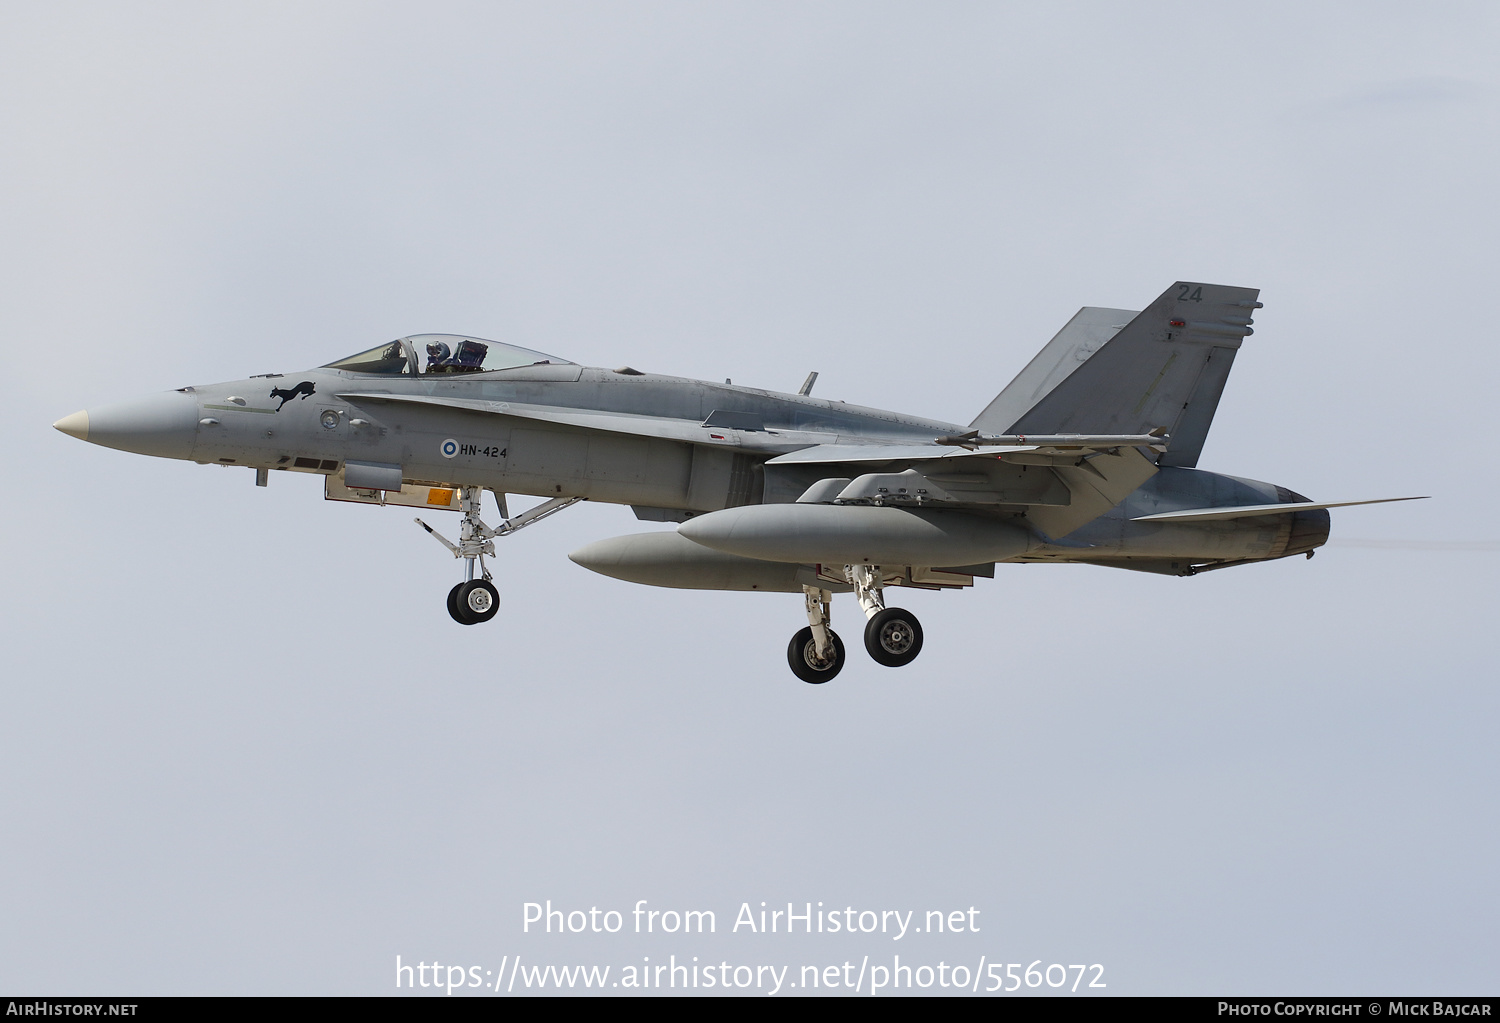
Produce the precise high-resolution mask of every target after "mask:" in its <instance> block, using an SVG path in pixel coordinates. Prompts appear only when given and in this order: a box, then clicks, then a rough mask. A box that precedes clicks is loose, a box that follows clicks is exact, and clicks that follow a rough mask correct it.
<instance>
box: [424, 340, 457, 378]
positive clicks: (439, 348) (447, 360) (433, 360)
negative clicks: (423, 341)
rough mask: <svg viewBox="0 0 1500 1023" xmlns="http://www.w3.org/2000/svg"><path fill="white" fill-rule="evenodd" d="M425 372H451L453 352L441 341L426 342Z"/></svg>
mask: <svg viewBox="0 0 1500 1023" xmlns="http://www.w3.org/2000/svg"><path fill="white" fill-rule="evenodd" d="M427 372H429V373H451V372H453V352H452V350H451V349H450V348H449V347H448V346H447V345H445V344H444V343H443V342H441V341H429V342H427Z"/></svg>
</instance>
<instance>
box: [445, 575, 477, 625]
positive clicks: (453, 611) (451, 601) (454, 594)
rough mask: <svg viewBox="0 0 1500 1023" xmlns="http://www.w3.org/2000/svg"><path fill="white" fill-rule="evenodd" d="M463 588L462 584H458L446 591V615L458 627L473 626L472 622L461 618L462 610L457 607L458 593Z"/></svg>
mask: <svg viewBox="0 0 1500 1023" xmlns="http://www.w3.org/2000/svg"><path fill="white" fill-rule="evenodd" d="M463 588H464V584H463V583H459V584H458V585H457V586H455V587H453V589H451V590H449V591H448V614H449V615H451V616H452V618H453V620H454V621H455V622H457V623H458V624H460V625H473V624H474V623H473V622H471V621H469V620H468V619H467V618H465V617H464V616H463V609H462V608H460V607H459V606H458V591H459V590H461V589H463Z"/></svg>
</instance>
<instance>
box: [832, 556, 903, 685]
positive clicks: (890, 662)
mask: <svg viewBox="0 0 1500 1023" xmlns="http://www.w3.org/2000/svg"><path fill="white" fill-rule="evenodd" d="M844 577H845V578H846V579H848V580H849V585H850V586H853V587H854V597H855V599H856V600H858V601H859V606H860V607H861V608H863V609H864V612H865V618H866V619H867V621H866V622H865V650H866V652H868V653H869V655H870V656H871V657H872V658H874V659H875V663H876V664H883V665H885V666H886V667H887V668H901V667H905V666H906V665H908V664H910V663H911V662H912V661H914V660H916V659H917V654H919V653H921V652H922V623H921V622H919V621H917V616H916V615H914V614H912V613H911V612H910V611H907V610H905V609H903V608H899V607H886V606H885V593H884V587H883V585H882V584H881V575H880V567H879V566H878V565H845V566H844Z"/></svg>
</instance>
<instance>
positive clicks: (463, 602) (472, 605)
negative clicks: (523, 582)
mask: <svg viewBox="0 0 1500 1023" xmlns="http://www.w3.org/2000/svg"><path fill="white" fill-rule="evenodd" d="M499 610H500V594H499V592H498V591H497V590H496V589H495V587H494V585H493V584H492V583H491V582H490V581H489V580H488V579H474V580H471V581H469V582H466V583H459V584H458V585H457V586H455V587H453V589H451V590H449V591H448V614H449V615H451V616H452V618H453V620H454V621H455V622H457V623H458V624H460V625H478V624H479V623H480V622H487V621H489V620H490V619H491V618H493V617H495V615H496V613H497V612H498V611H499Z"/></svg>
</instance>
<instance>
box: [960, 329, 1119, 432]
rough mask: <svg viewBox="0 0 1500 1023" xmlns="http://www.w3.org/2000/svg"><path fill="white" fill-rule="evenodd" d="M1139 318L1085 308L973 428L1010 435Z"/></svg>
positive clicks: (985, 412) (986, 407) (1019, 375)
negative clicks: (1102, 348)
mask: <svg viewBox="0 0 1500 1023" xmlns="http://www.w3.org/2000/svg"><path fill="white" fill-rule="evenodd" d="M1136 315H1137V313H1136V311H1135V310H1133V309H1102V308H1099V307H1097V306H1084V307H1083V308H1082V309H1080V310H1078V312H1077V313H1076V314H1075V315H1074V317H1073V318H1072V319H1071V320H1069V321H1068V322H1067V323H1066V324H1064V325H1063V329H1062V330H1059V331H1058V332H1057V335H1056V336H1055V337H1053V338H1052V340H1051V341H1048V342H1047V346H1046V347H1045V348H1043V349H1042V350H1041V351H1040V352H1037V353H1036V357H1035V358H1033V359H1032V360H1031V361H1030V362H1028V363H1027V364H1026V368H1025V369H1023V370H1021V372H1019V373H1017V374H1016V378H1015V379H1014V380H1012V381H1011V382H1010V383H1009V384H1007V385H1006V386H1005V390H1003V391H1001V392H1000V393H999V394H998V395H997V396H996V397H995V400H994V401H992V402H990V403H989V404H988V405H986V406H985V409H984V411H983V412H981V413H979V417H978V418H977V419H975V420H974V421H973V422H972V423H970V424H969V428H970V429H974V430H978V431H979V432H980V433H1009V432H1010V426H1011V424H1012V423H1014V422H1016V420H1018V419H1020V418H1021V417H1022V416H1023V415H1025V414H1026V413H1027V412H1029V411H1031V409H1032V407H1033V406H1035V405H1036V403H1037V402H1038V401H1040V400H1041V399H1042V398H1044V397H1046V395H1047V393H1048V392H1049V391H1051V390H1052V389H1053V388H1054V387H1056V386H1057V385H1058V384H1060V383H1062V382H1063V381H1064V380H1066V379H1067V378H1068V376H1069V375H1070V374H1071V373H1073V371H1075V370H1077V369H1078V368H1079V367H1081V366H1082V365H1083V364H1084V363H1085V362H1087V361H1088V359H1089V357H1090V356H1091V355H1093V354H1094V353H1095V352H1097V351H1098V350H1099V349H1100V347H1101V346H1103V344H1104V342H1106V341H1108V340H1109V339H1110V338H1112V337H1114V336H1115V334H1117V333H1118V332H1119V331H1120V328H1122V327H1124V326H1125V324H1127V323H1129V322H1130V321H1131V320H1133V319H1135V317H1136Z"/></svg>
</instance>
